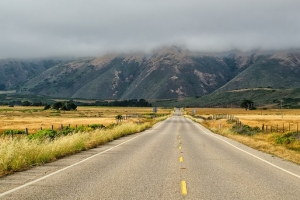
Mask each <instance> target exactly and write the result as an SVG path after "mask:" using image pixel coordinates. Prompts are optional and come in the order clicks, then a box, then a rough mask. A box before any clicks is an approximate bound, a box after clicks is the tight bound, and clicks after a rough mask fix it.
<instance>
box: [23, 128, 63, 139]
mask: <svg viewBox="0 0 300 200" xmlns="http://www.w3.org/2000/svg"><path fill="white" fill-rule="evenodd" d="M57 136H59V134H58V133H57V132H56V131H54V130H49V129H45V130H40V131H38V132H37V133H35V134H31V135H28V138H29V139H39V140H46V139H50V140H53V139H54V138H56V137H57Z"/></svg>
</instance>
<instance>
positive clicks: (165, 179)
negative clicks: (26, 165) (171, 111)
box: [0, 113, 300, 200]
mask: <svg viewBox="0 0 300 200" xmlns="http://www.w3.org/2000/svg"><path fill="white" fill-rule="evenodd" d="M177 114H178V113H177ZM78 162H79V163H78ZM0 193H1V194H0V199H256V200H257V199H298V200H299V199H300V166H298V165H295V164H292V163H289V162H286V161H282V160H281V159H278V158H276V157H273V156H271V155H268V154H264V153H261V152H258V151H256V150H253V149H251V148H248V147H246V146H244V145H242V144H239V143H237V142H235V141H232V140H230V139H227V138H224V137H221V136H219V135H216V134H213V133H211V132H210V131H208V130H207V129H205V128H204V127H202V126H200V125H199V124H196V123H194V122H192V121H191V120H189V119H185V118H184V117H182V116H173V117H171V118H169V119H167V120H166V121H164V122H161V123H159V124H158V125H156V126H155V127H153V128H152V129H151V130H147V131H145V132H143V133H139V134H136V135H131V136H128V137H124V138H121V139H119V140H116V141H114V142H112V143H109V144H107V145H104V146H100V147H99V148H96V149H93V150H91V151H86V152H83V153H80V154H77V155H74V156H70V157H68V158H66V159H62V160H59V161H57V162H54V163H49V164H47V165H45V166H42V167H37V168H34V169H31V170H28V171H26V172H21V173H16V174H14V175H11V176H7V177H4V178H1V179H0Z"/></svg>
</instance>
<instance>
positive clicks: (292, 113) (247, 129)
mask: <svg viewBox="0 0 300 200" xmlns="http://www.w3.org/2000/svg"><path fill="white" fill-rule="evenodd" d="M193 111H195V112H196V113H195V115H194V117H192V116H191V119H193V120H194V121H197V122H199V123H201V124H202V125H204V126H206V127H207V128H209V129H210V130H212V131H213V132H215V133H218V134H220V135H223V136H226V137H229V138H232V139H234V140H237V141H239V142H241V143H243V144H246V145H248V146H250V147H252V148H254V149H257V150H260V151H263V152H266V153H269V154H272V155H275V156H278V157H281V158H283V159H285V160H289V161H292V162H294V163H297V164H299V165H300V110H299V109H282V110H281V109H269V110H245V109H242V108H241V109H237V108H232V109H228V108H187V109H185V114H188V115H191V114H192V113H193ZM222 114H223V115H224V116H226V114H227V118H228V116H229V115H232V116H234V118H235V119H238V121H239V122H241V124H242V125H239V124H236V122H235V121H231V122H230V121H228V119H226V118H223V119H222V118H221V119H215V118H213V115H222ZM203 118H205V119H208V118H209V119H211V120H203ZM263 128H264V129H263Z"/></svg>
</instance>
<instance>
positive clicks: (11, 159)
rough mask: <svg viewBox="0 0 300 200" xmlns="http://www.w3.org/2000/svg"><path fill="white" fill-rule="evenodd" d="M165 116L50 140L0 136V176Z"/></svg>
mask: <svg viewBox="0 0 300 200" xmlns="http://www.w3.org/2000/svg"><path fill="white" fill-rule="evenodd" d="M166 118H167V116H165V117H159V118H154V119H151V120H147V121H145V122H144V123H141V124H137V123H123V124H121V125H118V126H116V127H114V128H111V129H96V130H94V131H91V132H79V133H74V134H69V135H66V136H61V137H58V138H55V139H54V140H51V141H50V140H49V139H48V140H38V139H32V140H30V139H28V138H27V137H20V138H17V139H14V140H12V141H11V140H10V138H9V137H2V138H0V176H3V175H7V174H11V173H13V172H16V171H23V170H26V169H28V168H31V167H33V166H37V165H42V164H43V163H47V162H52V161H55V160H57V159H59V158H62V157H65V156H67V155H71V154H75V153H77V152H80V151H84V150H87V149H91V148H94V147H97V146H99V145H101V144H105V143H107V142H110V141H112V140H115V139H118V138H120V137H123V136H126V135H130V134H134V133H138V132H141V131H143V130H146V129H148V128H150V127H152V126H153V125H154V124H155V123H157V122H159V121H162V120H164V119H166Z"/></svg>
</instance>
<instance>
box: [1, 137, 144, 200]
mask: <svg viewBox="0 0 300 200" xmlns="http://www.w3.org/2000/svg"><path fill="white" fill-rule="evenodd" d="M141 135H142V134H140V135H137V136H135V137H133V138H131V139H129V140H126V141H125V142H122V143H120V144H118V145H116V146H113V147H111V148H109V149H106V150H105V151H102V152H100V153H97V154H95V155H92V156H91V157H88V158H86V159H83V160H81V161H79V162H77V163H74V164H72V165H69V166H67V167H65V168H62V169H60V170H57V171H55V172H53V173H51V174H48V175H46V176H43V177H41V178H38V179H36V180H34V181H31V182H28V183H26V184H24V185H20V186H18V187H16V188H14V189H11V190H8V191H6V192H3V193H1V194H0V197H3V196H5V195H8V194H10V193H12V192H15V191H17V190H20V189H22V188H25V187H27V186H29V185H32V184H34V183H37V182H39V181H41V180H44V179H46V178H48V177H50V176H53V175H55V174H58V173H60V172H62V171H65V170H67V169H69V168H71V167H74V166H76V165H79V164H81V163H83V162H85V161H87V160H89V159H91V158H94V157H96V156H99V155H101V154H103V153H106V152H108V151H110V150H112V149H114V148H116V147H119V146H121V145H123V144H125V143H127V142H129V141H131V140H133V139H135V138H137V137H140V136H141Z"/></svg>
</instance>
